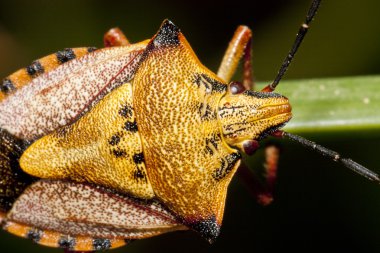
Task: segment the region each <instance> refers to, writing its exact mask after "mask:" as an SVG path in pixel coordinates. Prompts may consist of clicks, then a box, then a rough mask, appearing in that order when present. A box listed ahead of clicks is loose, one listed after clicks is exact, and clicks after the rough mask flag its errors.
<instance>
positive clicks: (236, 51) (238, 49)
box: [218, 26, 253, 89]
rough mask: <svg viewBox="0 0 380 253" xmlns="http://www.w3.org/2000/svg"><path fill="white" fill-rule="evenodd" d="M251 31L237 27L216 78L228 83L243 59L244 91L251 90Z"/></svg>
mask: <svg viewBox="0 0 380 253" xmlns="http://www.w3.org/2000/svg"><path fill="white" fill-rule="evenodd" d="M251 41H252V31H251V29H249V28H248V27H247V26H239V27H238V28H237V29H236V31H235V34H234V36H233V37H232V40H231V41H230V43H229V45H228V48H227V50H226V52H225V54H224V57H223V60H222V63H221V64H220V67H219V70H218V76H219V77H220V78H222V79H223V80H224V81H226V82H229V81H230V80H231V78H232V76H233V75H234V74H235V71H236V68H237V66H238V64H239V61H240V60H241V59H242V58H243V69H244V72H243V85H244V88H245V89H252V88H253V80H252V76H253V75H252V66H251V65H252V64H251V50H252V42H251Z"/></svg>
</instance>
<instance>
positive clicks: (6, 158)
mask: <svg viewBox="0 0 380 253" xmlns="http://www.w3.org/2000/svg"><path fill="white" fill-rule="evenodd" d="M30 145H31V142H29V141H24V140H20V139H18V138H16V137H15V136H13V135H11V134H10V133H9V132H8V131H6V130H5V129H1V128H0V179H1V180H0V212H7V211H9V210H10V209H11V208H12V205H13V203H14V201H15V200H16V199H17V198H18V196H20V194H21V193H22V192H23V191H24V190H25V188H26V187H27V186H28V185H30V184H31V183H33V182H34V181H35V180H36V178H34V177H32V176H30V175H28V174H26V173H25V172H24V171H22V170H21V168H20V165H19V162H18V160H19V159H20V157H21V155H22V153H23V152H24V150H25V149H26V148H27V147H28V146H30Z"/></svg>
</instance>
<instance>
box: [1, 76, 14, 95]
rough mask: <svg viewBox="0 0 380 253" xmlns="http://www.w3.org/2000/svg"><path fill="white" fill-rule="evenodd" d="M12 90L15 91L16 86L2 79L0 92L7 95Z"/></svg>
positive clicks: (8, 80)
mask: <svg viewBox="0 0 380 253" xmlns="http://www.w3.org/2000/svg"><path fill="white" fill-rule="evenodd" d="M14 90H16V86H15V85H14V84H13V82H12V81H11V80H10V79H4V80H3V82H2V83H1V85H0V91H1V92H4V93H5V94H9V93H11V92H12V91H14Z"/></svg>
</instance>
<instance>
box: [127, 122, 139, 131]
mask: <svg viewBox="0 0 380 253" xmlns="http://www.w3.org/2000/svg"><path fill="white" fill-rule="evenodd" d="M124 129H125V130H127V131H129V132H132V133H135V132H137V130H138V128H137V123H136V121H133V122H130V121H127V122H125V124H124Z"/></svg>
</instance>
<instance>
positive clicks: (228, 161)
mask: <svg viewBox="0 0 380 253" xmlns="http://www.w3.org/2000/svg"><path fill="white" fill-rule="evenodd" d="M240 159H241V154H240V153H231V154H229V155H227V156H226V157H224V158H223V159H221V160H220V162H221V166H220V168H217V169H216V170H215V171H214V173H213V175H212V177H213V178H214V179H215V180H217V181H219V180H221V179H223V178H224V177H225V176H227V175H228V173H229V172H230V171H231V170H232V169H233V168H234V166H235V164H236V163H237V162H238V161H239V160H240Z"/></svg>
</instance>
